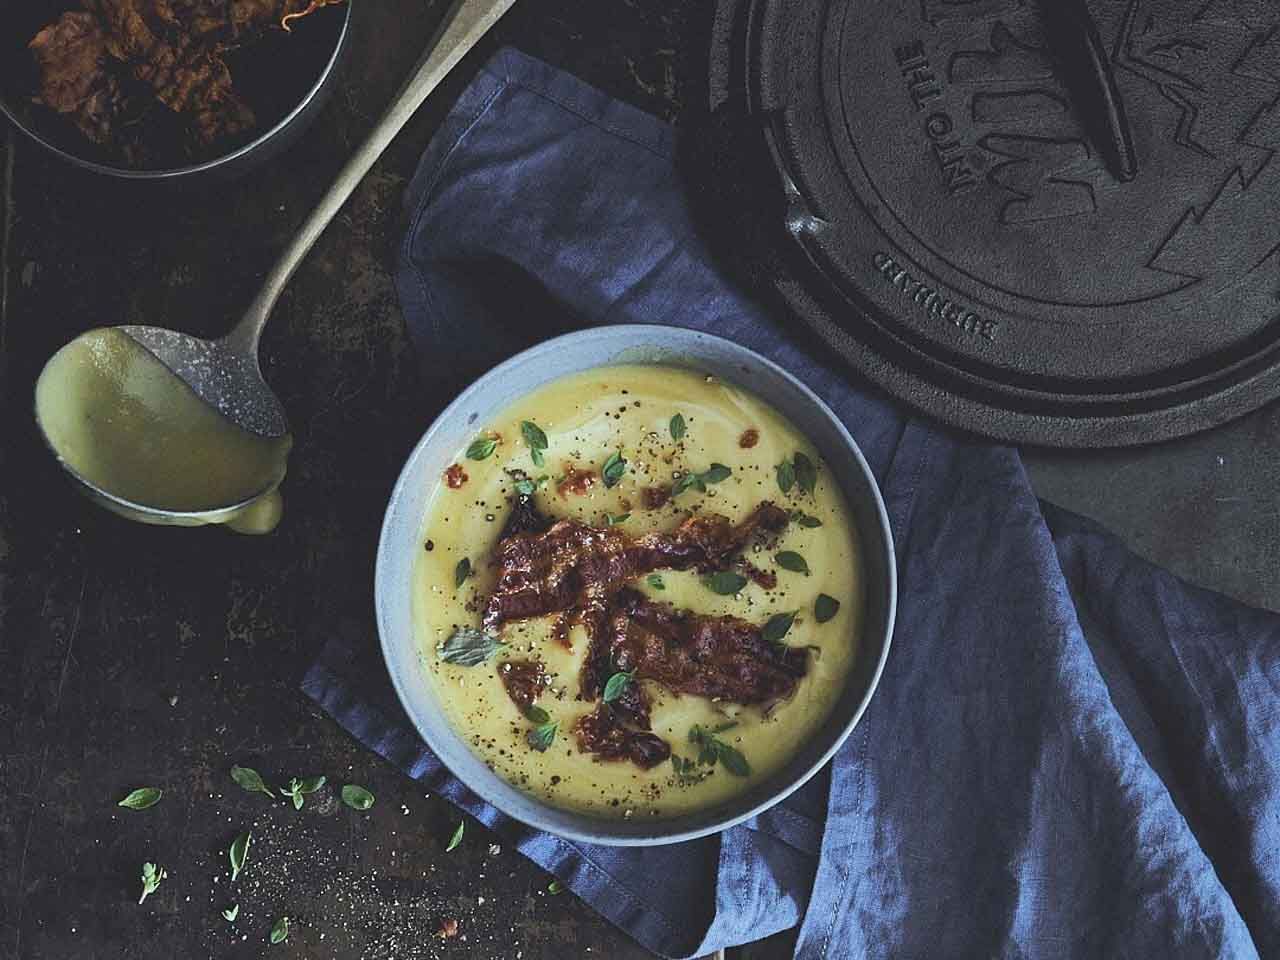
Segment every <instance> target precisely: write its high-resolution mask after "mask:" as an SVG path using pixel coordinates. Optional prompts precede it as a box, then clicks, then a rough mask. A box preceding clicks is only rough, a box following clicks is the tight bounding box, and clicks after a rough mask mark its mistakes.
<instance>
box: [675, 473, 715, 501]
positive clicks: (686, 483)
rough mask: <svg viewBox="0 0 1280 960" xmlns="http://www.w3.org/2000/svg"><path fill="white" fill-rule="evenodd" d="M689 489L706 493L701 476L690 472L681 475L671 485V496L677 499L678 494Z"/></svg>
mask: <svg viewBox="0 0 1280 960" xmlns="http://www.w3.org/2000/svg"><path fill="white" fill-rule="evenodd" d="M690 489H697V490H700V491H701V492H703V493H706V491H707V485H706V483H704V482H703V480H702V476H701V474H697V473H694V472H692V471H690V472H688V473H685V474H684V475H682V476H681V477H680V478H679V479H678V480H676V482H675V483H673V484H672V485H671V496H673V497H678V496H680V494H682V493H684V492H685V491H686V490H690Z"/></svg>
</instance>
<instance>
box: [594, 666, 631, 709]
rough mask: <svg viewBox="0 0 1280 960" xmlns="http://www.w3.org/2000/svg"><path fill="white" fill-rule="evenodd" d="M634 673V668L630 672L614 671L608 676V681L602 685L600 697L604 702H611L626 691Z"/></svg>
mask: <svg viewBox="0 0 1280 960" xmlns="http://www.w3.org/2000/svg"><path fill="white" fill-rule="evenodd" d="M635 675H636V673H635V671H634V670H632V671H631V672H630V673H621V672H619V673H615V674H614V675H613V676H612V677H610V678H609V682H608V683H606V684H605V685H604V693H603V694H602V695H601V697H600V699H602V700H603V701H604V702H605V703H613V701H615V700H617V699H618V698H619V697H621V696H622V695H623V694H624V693H626V692H627V687H629V686H630V685H631V681H632V679H633V678H634V677H635Z"/></svg>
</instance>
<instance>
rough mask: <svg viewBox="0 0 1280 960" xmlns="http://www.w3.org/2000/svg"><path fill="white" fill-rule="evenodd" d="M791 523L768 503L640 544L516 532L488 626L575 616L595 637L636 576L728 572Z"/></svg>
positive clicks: (499, 551) (575, 526) (573, 533)
mask: <svg viewBox="0 0 1280 960" xmlns="http://www.w3.org/2000/svg"><path fill="white" fill-rule="evenodd" d="M787 521H788V517H787V514H786V511H784V510H781V509H779V508H778V507H776V506H774V505H773V504H772V503H762V504H761V505H760V506H759V507H757V508H756V509H755V510H754V511H753V512H752V513H751V515H750V516H748V517H747V519H746V520H744V521H743V522H742V523H740V524H738V525H737V526H734V525H733V524H731V523H730V522H729V521H728V520H727V519H726V518H725V517H721V516H717V515H715V514H699V515H696V516H692V517H689V518H688V519H686V520H685V521H684V522H683V523H681V524H680V526H678V527H677V528H676V529H675V530H673V531H672V532H671V533H653V534H648V535H646V536H643V537H637V538H633V537H631V536H628V535H627V534H626V533H624V532H623V531H621V530H619V529H618V528H617V527H606V528H603V529H600V528H596V527H590V526H587V525H586V524H584V523H580V522H578V521H577V520H560V521H558V522H556V523H554V524H552V525H551V527H550V528H549V529H546V530H542V531H539V530H537V529H536V526H535V527H534V528H533V529H531V530H522V531H520V532H514V533H511V534H510V535H508V536H506V537H504V538H503V539H502V540H500V541H499V542H498V545H497V547H496V549H495V551H494V560H495V562H496V564H497V566H498V581H497V586H496V587H495V588H494V591H493V594H492V595H491V596H490V597H489V600H488V602H487V603H486V604H485V609H484V617H483V620H484V625H485V627H486V628H488V629H490V630H494V629H498V628H499V627H501V626H502V624H504V623H506V622H507V621H509V620H525V619H528V618H530V617H539V616H544V615H546V614H549V613H560V612H564V611H574V612H576V614H577V616H578V617H579V618H581V619H582V620H583V621H584V622H585V623H587V626H588V631H589V632H590V630H591V629H592V628H593V627H594V626H595V625H596V624H597V623H599V622H600V620H601V618H602V617H603V616H604V615H605V613H606V611H607V608H608V603H609V600H610V598H611V597H612V596H613V595H614V594H615V593H617V592H618V590H620V589H621V588H622V587H623V586H624V585H625V584H627V583H628V582H630V581H631V580H634V579H635V578H636V577H638V576H641V575H643V574H645V573H650V572H652V571H654V570H664V569H666V570H700V571H712V570H718V569H723V568H724V567H725V566H726V565H727V564H728V563H729V561H730V560H732V559H733V557H734V555H735V554H737V553H738V552H739V551H741V550H742V548H743V547H744V546H746V545H747V543H748V542H750V540H751V538H752V537H754V536H755V535H756V533H757V532H758V531H760V530H766V531H778V530H781V529H782V528H783V527H785V526H786V524H787ZM523 522H524V523H527V522H528V521H527V517H525V519H524V521H523Z"/></svg>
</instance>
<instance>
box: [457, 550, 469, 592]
mask: <svg viewBox="0 0 1280 960" xmlns="http://www.w3.org/2000/svg"><path fill="white" fill-rule="evenodd" d="M469 576H471V558H470V557H463V558H462V559H461V560H459V561H458V565H457V566H456V567H454V568H453V589H455V590H457V589H458V588H459V587H460V586H462V585H463V584H464V583H466V582H467V577H469Z"/></svg>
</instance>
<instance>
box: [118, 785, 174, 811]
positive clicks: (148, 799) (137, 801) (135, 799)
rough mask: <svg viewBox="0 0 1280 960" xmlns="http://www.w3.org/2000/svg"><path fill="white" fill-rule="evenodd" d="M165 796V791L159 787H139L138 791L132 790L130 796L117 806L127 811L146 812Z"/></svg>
mask: <svg viewBox="0 0 1280 960" xmlns="http://www.w3.org/2000/svg"><path fill="white" fill-rule="evenodd" d="M163 795H164V791H163V790H161V789H160V788H159V787H139V788H138V789H137V790H130V791H129V795H128V796H127V797H125V798H124V799H123V800H121V801H120V802H119V803H117V804H116V806H117V807H124V808H125V809H126V810H145V809H147V807H154V806H155V805H156V804H157V803H159V802H160V797H161V796H163Z"/></svg>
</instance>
